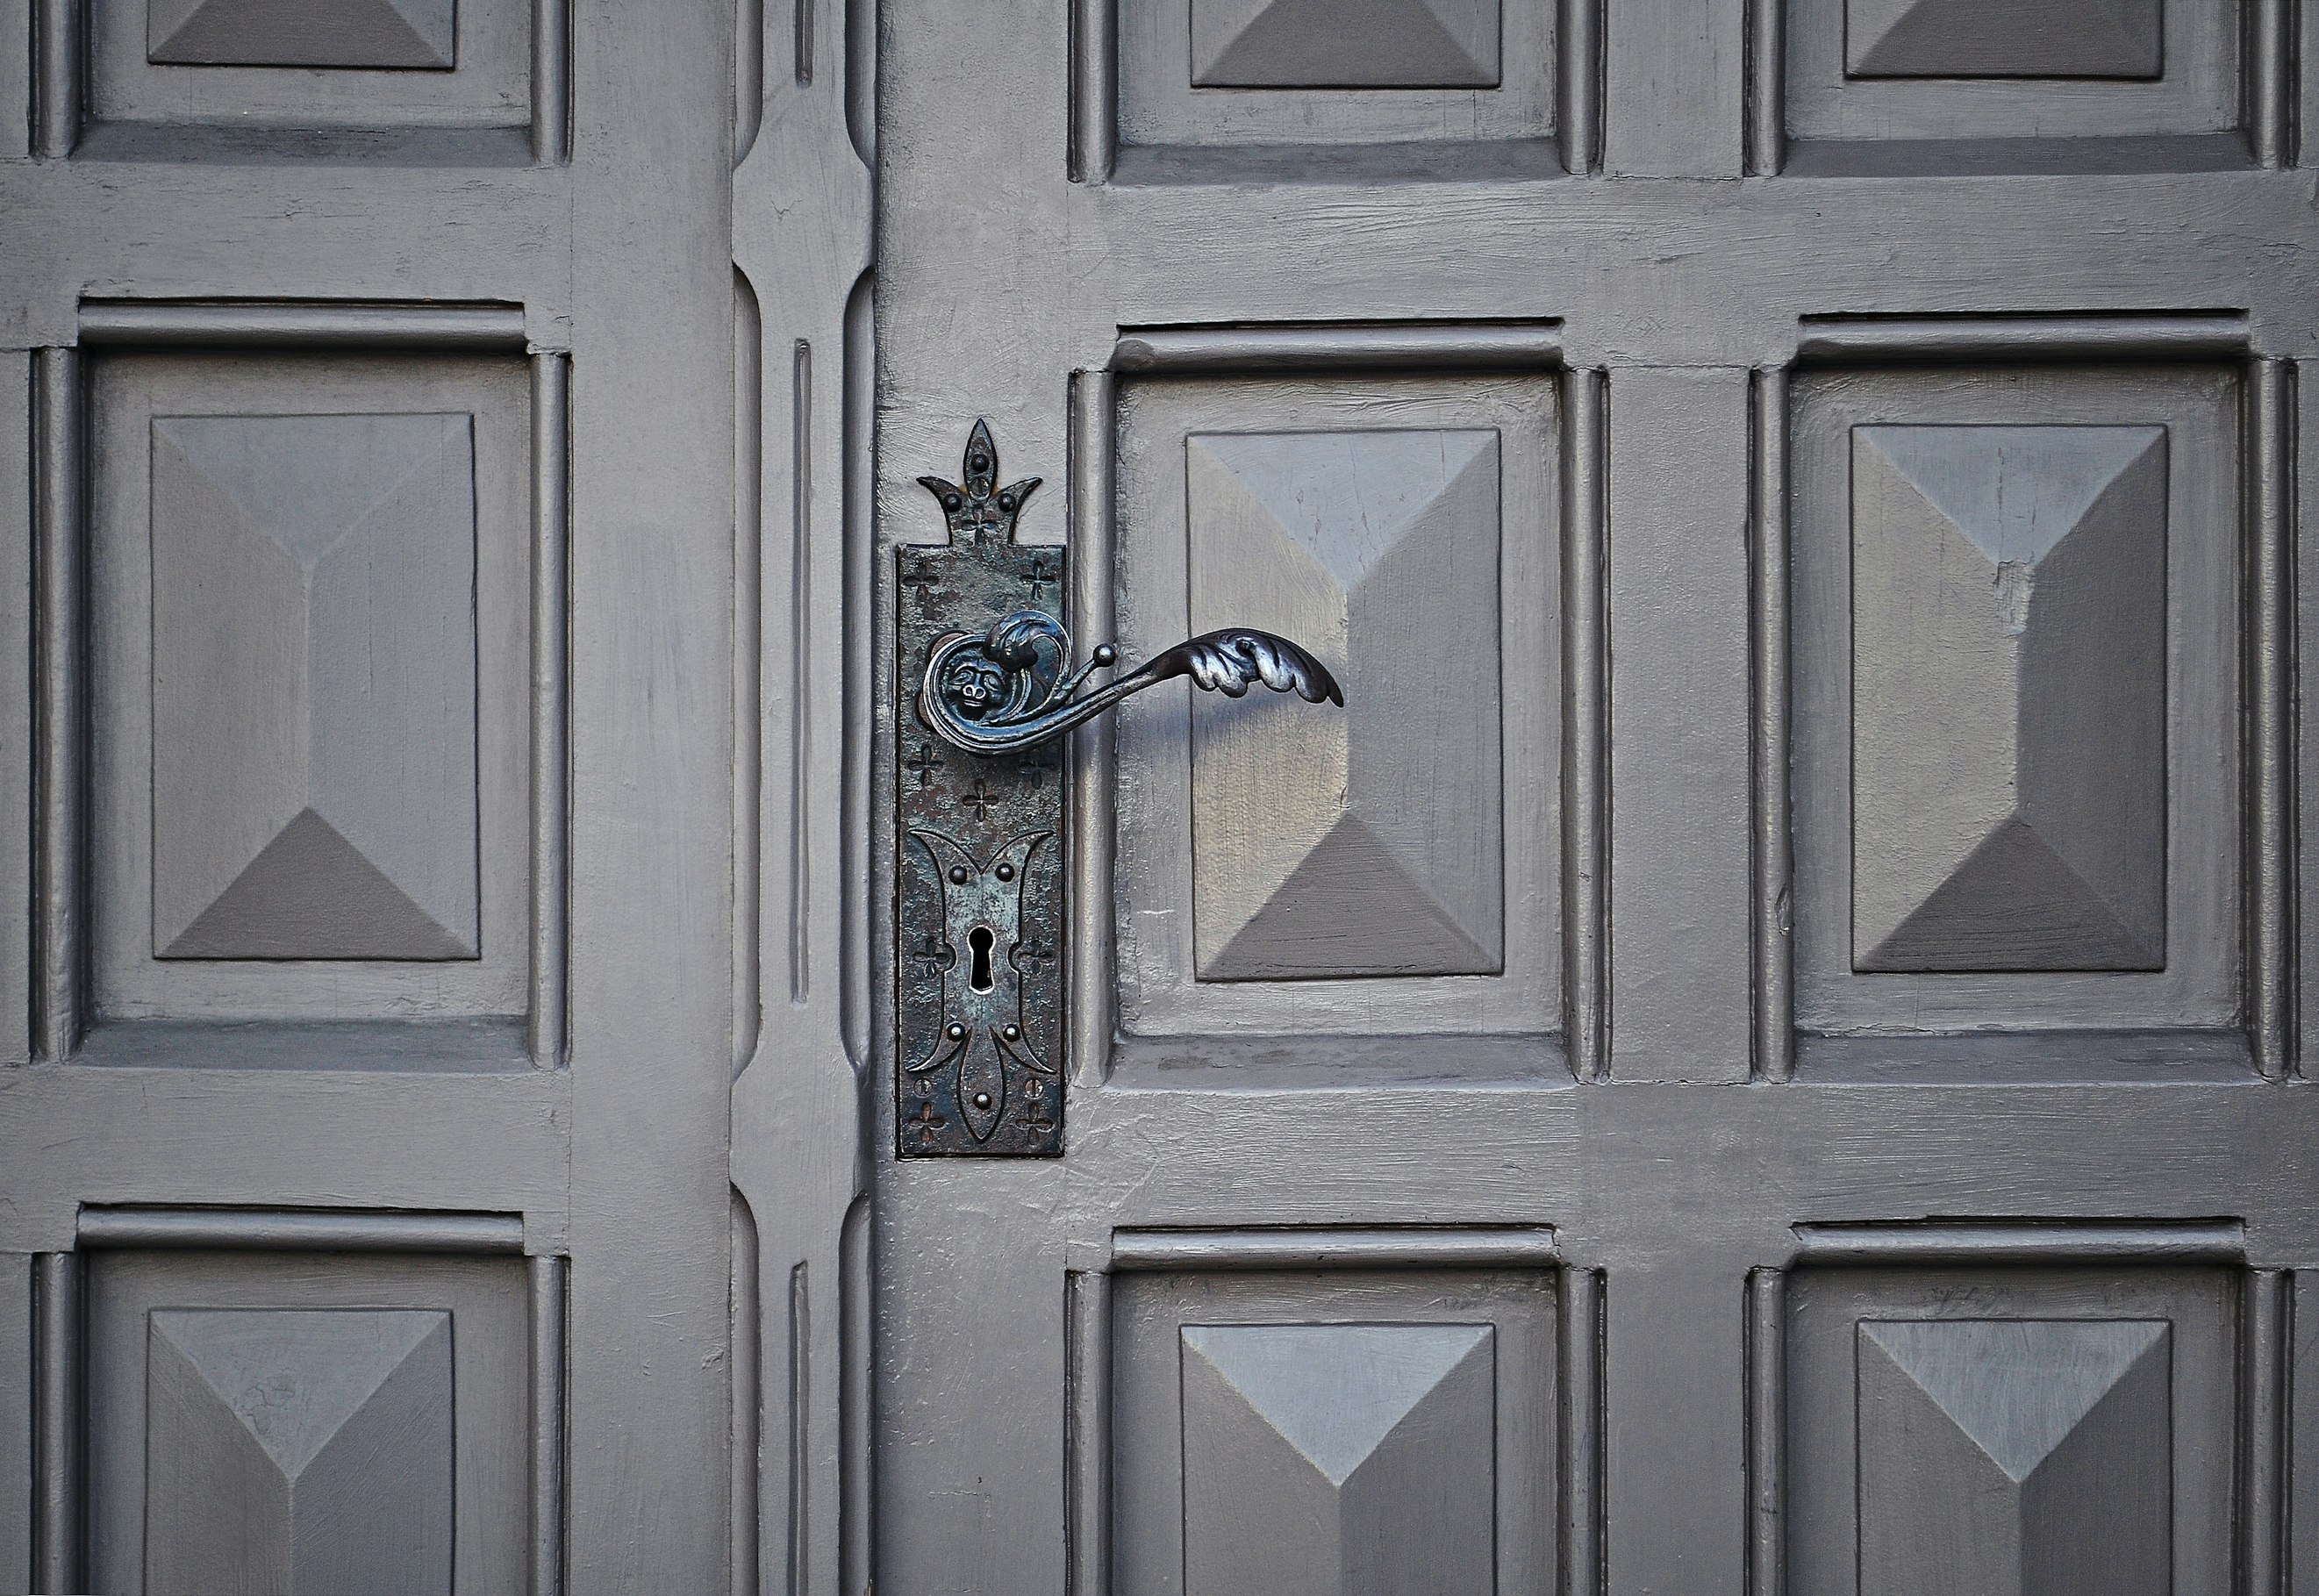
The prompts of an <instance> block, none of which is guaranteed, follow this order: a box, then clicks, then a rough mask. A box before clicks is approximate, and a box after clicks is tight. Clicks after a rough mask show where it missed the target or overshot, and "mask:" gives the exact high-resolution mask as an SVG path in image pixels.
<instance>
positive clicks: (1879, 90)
mask: <svg viewBox="0 0 2319 1596" xmlns="http://www.w3.org/2000/svg"><path fill="white" fill-rule="evenodd" d="M1787 4H1788V23H1787V31H1786V50H1787V63H1786V66H1787V85H1786V105H1787V118H1788V129H1789V131H1790V133H1791V135H1793V136H1794V137H1795V138H1796V139H1798V140H1802V141H1804V142H1803V143H1802V144H1801V146H1800V148H1799V149H1798V150H1797V151H1796V154H1795V160H1794V165H1795V166H1796V167H1797V169H1799V170H1806V171H1809V170H1811V169H1813V167H1812V164H1811V163H1813V162H1815V161H1820V162H1830V161H1834V162H1848V163H1849V164H1848V165H1844V166H1841V167H1831V169H1844V170H1860V169H1878V168H1879V167H1880V166H1881V167H1885V168H1894V169H1908V170H1929V171H1939V170H1942V169H1955V168H1956V167H1959V166H1960V165H1962V166H1963V167H1972V168H1975V169H2008V167H2009V169H2017V170H2039V169H2047V168H2053V169H2067V170H2135V169H2140V168H2143V167H2151V166H2156V167H2209V166H2215V165H2230V164H2239V165H2243V164H2245V163H2246V161H2247V160H2248V158H2249V157H2248V154H2247V147H2246V145H2245V142H2244V140H2243V139H2242V137H2241V136H2240V134H2239V132H2238V130H2239V128H2240V126H2241V121H2240V98H2241V95H2240V80H2241V77H2242V41H2241V33H2240V21H2239V10H2238V7H2236V6H2235V5H2230V4H2228V3H2227V0H2165V3H2164V4H2163V5H2161V3H2160V0H1787Z"/></svg>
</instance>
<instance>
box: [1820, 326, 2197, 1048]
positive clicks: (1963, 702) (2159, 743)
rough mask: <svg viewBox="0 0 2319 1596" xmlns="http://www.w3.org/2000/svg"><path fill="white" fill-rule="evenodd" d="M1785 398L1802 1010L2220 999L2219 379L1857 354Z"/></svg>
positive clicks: (2009, 1020) (2032, 1008) (2048, 1021)
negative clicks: (1883, 359) (1871, 362)
mask: <svg viewBox="0 0 2319 1596" xmlns="http://www.w3.org/2000/svg"><path fill="white" fill-rule="evenodd" d="M1795 403H1796V409H1795V414H1794V453H1793V455H1792V470H1793V473H1794V489H1795V496H1794V500H1793V509H1794V514H1795V518H1796V520H1795V526H1794V537H1793V542H1792V550H1793V561H1794V566H1793V574H1794V583H1795V588H1794V597H1795V607H1794V609H1793V612H1792V620H1793V626H1794V633H1793V636H1794V643H1793V648H1794V662H1793V670H1794V699H1793V703H1794V710H1795V716H1794V735H1795V764H1794V799H1795V803H1794V813H1795V823H1796V855H1795V863H1796V886H1797V900H1796V958H1797V1012H1798V1019H1799V1023H1800V1025H1801V1027H1802V1028H1803V1029H1805V1030H1807V1031H1823V1032H1845V1033H1857V1032H1862V1031H1870V1030H1879V1029H1886V1030H1892V1031H1910V1030H1924V1031H1936V1030H1941V1029H1972V1030H1987V1029H1993V1028H2006V1027H2011V1026H2019V1027H2033V1028H2035V1027H2061V1028H2066V1027H2072V1026H2075V1027H2084V1028H2089V1029H2095V1028H2098V1029H2110V1030H2114V1029H2117V1028H2121V1027H2127V1028H2149V1029H2164V1028H2177V1027H2179V1028H2220V1027H2224V1026H2227V1025H2228V1024H2230V1023H2233V1021H2234V1019H2235V1017H2236V1014H2237V1012H2238V1003H2239V994H2238V989H2237V984H2238V973H2237V969H2238V957H2237V947H2238V935H2239V932H2238V915H2239V902H2240V897H2239V893H2240V888H2239V884H2238V860H2239V856H2240V835H2239V821H2238V794H2239V762H2240V744H2239V740H2238V735H2237V731H2236V721H2237V713H2238V709H2237V706H2238V672H2237V664H2236V661H2237V652H2236V651H2237V648H2238V637H2239V635H2240V625H2241V614H2240V610H2241V600H2240V596H2239V571H2240V564H2239V552H2238V546H2239V493H2238V481H2239V470H2240V467H2239V460H2238V442H2237V421H2236V414H2235V408H2234V406H2235V382H2234V379H2233V377H2232V376H2231V375H2230V374H2227V373H2224V372H2211V371H2204V370H2174V371H2169V370H2161V369H2155V368H2140V369H2134V370H2126V369H2116V370H2110V371H2080V372H2062V371H2019V372H1989V373H1971V372H1961V371H1941V372H1932V371H1927V372H1923V373H1855V374H1831V375H1828V376H1825V377H1812V378H1809V379H1807V380H1806V381H1805V382H1804V383H1800V385H1799V387H1798V390H1797V393H1796V401H1795Z"/></svg>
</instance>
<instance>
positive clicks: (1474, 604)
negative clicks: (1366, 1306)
mask: <svg viewBox="0 0 2319 1596" xmlns="http://www.w3.org/2000/svg"><path fill="white" fill-rule="evenodd" d="M1558 414H1559V406H1558V402H1557V395H1556V391H1555V384H1554V383H1553V381H1552V380H1551V379H1550V378H1545V377H1539V378H1523V379H1513V378H1488V377H1479V376H1477V377H1474V378H1471V379H1462V378H1451V379H1427V380H1423V381H1405V382H1397V383H1377V382H1368V381H1361V380H1358V379H1345V380H1331V381H1328V382H1321V383H1316V382H1312V381H1309V380H1308V381H1296V380H1290V379H1286V378H1281V379H1270V380H1265V379H1259V380H1243V381H1232V382H1224V381H1205V380H1198V379H1191V378H1186V379H1180V380H1170V379H1153V380H1150V381H1139V382H1132V383H1126V384H1123V389H1122V393H1121V398H1120V403H1119V416H1118V439H1119V442H1118V448H1119V472H1118V481H1119V487H1118V506H1119V511H1118V513H1119V525H1118V528H1117V532H1116V534H1115V536H1116V537H1117V539H1118V546H1119V551H1118V560H1119V573H1118V580H1119V590H1118V591H1119V593H1120V611H1121V636H1122V639H1123V643H1125V644H1126V645H1127V647H1128V651H1129V653H1130V654H1131V655H1132V654H1138V653H1148V652H1150V650H1152V649H1154V648H1157V647H1160V646H1164V645H1166V643H1167V642H1169V641H1172V640H1173V638H1175V637H1178V636H1185V635H1187V634H1196V633H1200V632H1203V631H1206V630H1209V629H1212V628H1214V627H1222V626H1226V625H1248V626H1257V627H1265V628H1268V629H1270V630H1273V631H1277V632H1279V633H1280V634H1282V635H1283V636H1287V637H1290V638H1292V639H1294V640H1295V641H1298V642H1300V643H1303V644H1304V645H1306V646H1307V647H1309V648H1311V649H1312V650H1313V653H1314V654H1316V655H1317V656H1318V657H1319V658H1320V659H1321V661H1322V663H1323V664H1325V665H1326V666H1327V667H1328V668H1329V670H1330V671H1331V673H1332V674H1333V675H1335V676H1336V677H1337V679H1338V680H1339V681H1340V682H1341V683H1342V684H1343V687H1344V690H1345V697H1346V705H1345V708H1344V709H1343V710H1342V711H1338V710H1335V709H1333V708H1313V709H1306V708H1304V707H1303V706H1284V705H1282V704H1281V703H1279V702H1278V701H1277V700H1271V699H1268V698H1267V697H1265V696H1263V695H1258V696H1252V697H1250V698H1249V699H1240V700H1230V699H1214V698H1213V697H1212V696H1210V695H1205V694H1203V695H1199V697H1198V699H1197V701H1196V702H1193V703H1191V704H1189V705H1188V706H1187V704H1186V703H1185V702H1184V701H1183V699H1181V698H1180V697H1169V696H1166V695H1161V694H1153V695H1150V696H1148V697H1147V698H1146V699H1143V700H1141V701H1137V702H1132V703H1131V704H1130V705H1128V706H1127V707H1126V708H1124V709H1123V711H1122V712H1121V715H1120V722H1119V730H1118V735H1117V737H1118V740H1117V744H1116V761H1117V763H1116V769H1117V771H1118V772H1119V774H1118V776H1117V778H1116V781H1117V786H1116V822H1115V824H1116V827H1117V830H1116V838H1117V842H1116V848H1117V852H1116V856H1115V858H1116V863H1115V866H1114V877H1113V892H1114V916H1115V924H1116V926H1117V930H1116V932H1115V933H1114V934H1115V936H1116V939H1117V948H1118V955H1117V957H1118V960H1119V982H1120V1014H1121V1024H1122V1027H1123V1033H1124V1038H1125V1041H1124V1043H1123V1046H1124V1048H1125V1053H1124V1054H1123V1059H1125V1058H1128V1057H1132V1055H1133V1053H1134V1052H1135V1050H1136V1047H1137V1045H1138V1044H1139V1042H1140V1041H1142V1040H1144V1039H1150V1038H1160V1037H1169V1038H1179V1039H1189V1038H1202V1037H1205V1038H1217V1039H1221V1038H1223V1037H1226V1036H1246V1035H1249V1034H1250V1033H1256V1034H1264V1035H1269V1036H1274V1037H1278V1038H1282V1039H1294V1038H1295V1037H1298V1036H1300V1035H1304V1036H1310V1035H1311V1034H1313V1033H1315V1032H1323V1033H1345V1032H1394V1033H1403V1034H1427V1035H1433V1036H1469V1037H1510V1036H1512V1037H1529V1038H1531V1039H1533V1040H1534V1041H1537V1042H1538V1043H1539V1044H1540V1045H1541V1046H1542V1045H1543V1043H1544V1039H1545V1038H1547V1037H1548V1036H1549V1035H1551V1034H1554V1033H1557V1032H1559V1031H1560V1029H1561V983H1560V979H1559V973H1558V972H1559V969H1560V959H1559V956H1558V951H1557V945H1558V926H1559V921H1560V910H1559V905H1558V899H1557V881H1558V879H1559V869H1560V861H1559V856H1558V851H1557V848H1556V846H1555V839H1556V837H1557V826H1558V825H1559V823H1560V816H1561V802H1560V795H1559V792H1558V790H1557V783H1556V780H1555V772H1556V768H1557V753H1558V749H1559V745H1560V740H1561V731H1560V724H1561V722H1560V716H1559V715H1558V713H1557V698H1556V692H1555V687H1556V683H1557V681H1558V663H1559V655H1558V653H1557V650H1556V649H1555V647H1554V641H1555V637H1556V635H1557V630H1558V627H1559V626H1560V615H1559V606H1558V603H1557V584H1558V582H1559V575H1560V568H1561V562H1560V560H1559V558H1558V555H1559V527H1560V524H1561V509H1560V506H1561V476H1562V471H1563V467H1562V465H1561V463H1560V443H1559V439H1560V436H1561V435H1560V431H1559V428H1558V424H1557V419H1558ZM1509 684H1511V685H1512V686H1513V687H1514V688H1515V689H1516V690H1515V691H1512V692H1509V691H1508V690H1507V687H1508V685H1509Z"/></svg>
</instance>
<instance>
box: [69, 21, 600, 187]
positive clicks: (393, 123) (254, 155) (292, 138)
mask: <svg viewBox="0 0 2319 1596" xmlns="http://www.w3.org/2000/svg"><path fill="white" fill-rule="evenodd" d="M567 17H568V12H567V10H566V7H565V5H564V4H563V3H562V0H550V3H549V4H546V5H541V4H537V0H465V4H462V5H456V6H454V5H451V4H450V0H399V3H395V4H390V3H389V0H376V3H374V4H358V3H356V0H325V3H323V4H318V5H311V6H297V7H286V8H285V7H275V6H265V5H248V4H245V3H243V0H155V3H154V4H152V5H135V4H129V3H122V4H102V5H94V6H91V7H90V8H89V9H88V13H87V14H86V18H85V19H84V20H83V21H82V23H81V24H80V29H79V32H78V37H77V39H75V40H73V41H68V49H70V50H72V51H73V52H74V53H76V54H77V55H78V56H79V57H80V58H81V61H82V67H81V76H82V79H83V82H84V83H85V85H86V89H85V93H86V100H85V103H84V104H82V105H81V106H80V107H79V112H78V115H77V117H76V118H75V119H74V120H75V121H76V122H79V123H81V124H83V125H80V126H79V127H78V128H77V131H76V132H75V138H74V142H75V143H76V144H77V145H78V147H79V149H80V152H81V153H82V154H83V155H84V156H93V157H96V158H112V159H122V160H154V159H161V160H199V159H230V160H252V159H257V160H285V159H286V160H302V159H311V158H317V157H320V158H327V159H329V160H333V161H347V160H355V161H362V160H384V161H388V162H402V161H409V160H412V159H422V160H428V161H438V162H444V163H447V164H463V165H464V164H471V163H482V164H491V165H502V166H504V165H525V164H528V163H529V162H530V161H531V160H532V158H533V157H534V154H535V136H536V135H537V136H540V137H553V136H554V133H553V130H554V129H555V127H556V126H558V125H560V122H561V120H562V105H561V103H560V102H561V96H562V94H563V84H564V68H563V59H564V52H565V50H566V41H565V30H566V28H567V26H568V22H567V20H566V19H567Z"/></svg>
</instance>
